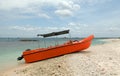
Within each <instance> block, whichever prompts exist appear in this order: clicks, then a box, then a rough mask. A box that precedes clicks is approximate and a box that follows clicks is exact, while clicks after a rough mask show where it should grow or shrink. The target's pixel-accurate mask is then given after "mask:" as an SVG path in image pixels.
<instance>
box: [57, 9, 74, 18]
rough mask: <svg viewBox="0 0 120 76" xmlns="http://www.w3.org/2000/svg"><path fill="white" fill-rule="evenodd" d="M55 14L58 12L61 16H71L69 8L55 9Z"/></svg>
mask: <svg viewBox="0 0 120 76" xmlns="http://www.w3.org/2000/svg"><path fill="white" fill-rule="evenodd" d="M55 14H58V15H60V16H62V17H68V16H72V15H73V13H72V12H71V11H70V10H67V9H64V10H56V11H55Z"/></svg>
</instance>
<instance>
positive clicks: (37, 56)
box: [23, 35, 94, 63]
mask: <svg viewBox="0 0 120 76" xmlns="http://www.w3.org/2000/svg"><path fill="white" fill-rule="evenodd" d="M93 38H94V36H93V35H91V36H89V37H87V38H85V39H83V40H81V41H75V42H71V43H68V44H63V45H59V46H55V47H49V48H44V49H41V48H40V49H34V50H30V51H24V52H23V58H24V60H25V62H26V63H30V62H36V61H40V60H44V59H48V58H52V57H56V56H60V55H64V54H68V53H72V52H77V51H82V50H84V49H87V48H88V47H89V46H90V44H91V42H92V39H93Z"/></svg>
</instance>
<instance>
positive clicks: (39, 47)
mask: <svg viewBox="0 0 120 76" xmlns="http://www.w3.org/2000/svg"><path fill="white" fill-rule="evenodd" d="M37 37H38V48H40V39H39V36H37Z"/></svg>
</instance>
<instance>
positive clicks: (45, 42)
mask: <svg viewBox="0 0 120 76" xmlns="http://www.w3.org/2000/svg"><path fill="white" fill-rule="evenodd" d="M43 39H44V40H43V41H44V46H45V48H46V41H45V37H43Z"/></svg>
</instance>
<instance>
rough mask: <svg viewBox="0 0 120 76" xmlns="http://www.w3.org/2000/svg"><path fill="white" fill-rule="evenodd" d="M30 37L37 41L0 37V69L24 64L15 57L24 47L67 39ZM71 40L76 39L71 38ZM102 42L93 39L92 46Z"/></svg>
mask: <svg viewBox="0 0 120 76" xmlns="http://www.w3.org/2000/svg"><path fill="white" fill-rule="evenodd" d="M22 39H23V38H22ZM29 39H30V38H29ZM32 39H34V40H38V41H20V40H21V38H0V70H4V69H8V68H11V67H15V66H18V65H21V64H24V60H22V61H20V62H18V61H17V57H19V56H20V55H21V54H22V52H23V51H24V50H26V49H35V48H39V47H45V46H50V45H56V44H62V43H64V42H66V41H67V40H69V39H66V38H47V39H45V40H44V39H38V38H32ZM72 40H76V39H75V38H72ZM77 40H79V38H77ZM45 43H46V45H45ZM102 43H104V42H103V41H101V39H94V40H93V43H92V45H93V46H94V45H96V44H102Z"/></svg>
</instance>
